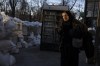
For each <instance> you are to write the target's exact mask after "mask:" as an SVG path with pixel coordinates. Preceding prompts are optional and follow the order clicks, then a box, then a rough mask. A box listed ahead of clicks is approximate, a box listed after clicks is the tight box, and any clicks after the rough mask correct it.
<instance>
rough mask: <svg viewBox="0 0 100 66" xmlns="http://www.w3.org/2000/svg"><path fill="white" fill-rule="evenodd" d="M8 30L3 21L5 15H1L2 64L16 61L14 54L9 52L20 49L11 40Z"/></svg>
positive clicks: (0, 51) (0, 54)
mask: <svg viewBox="0 0 100 66" xmlns="http://www.w3.org/2000/svg"><path fill="white" fill-rule="evenodd" d="M7 34H8V32H7V30H6V29H5V24H4V23H3V17H2V16H1V15H0V66H11V65H13V64H14V63H15V58H14V56H12V55H10V54H9V52H14V53H17V52H19V49H17V47H16V46H15V44H13V42H12V41H11V40H9V38H10V37H9V35H10V34H9V35H7Z"/></svg>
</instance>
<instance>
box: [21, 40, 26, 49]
mask: <svg viewBox="0 0 100 66" xmlns="http://www.w3.org/2000/svg"><path fill="white" fill-rule="evenodd" d="M20 41H21V44H22V46H23V47H25V48H28V43H27V42H26V41H24V39H20Z"/></svg>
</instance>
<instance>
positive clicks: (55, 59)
mask: <svg viewBox="0 0 100 66" xmlns="http://www.w3.org/2000/svg"><path fill="white" fill-rule="evenodd" d="M14 56H15V57H16V65H15V66H60V53H59V52H51V51H40V50H39V47H32V48H28V49H21V51H20V53H19V54H15V55H14ZM79 66H94V65H88V64H86V63H85V54H84V52H83V51H82V52H81V53H80V60H79Z"/></svg>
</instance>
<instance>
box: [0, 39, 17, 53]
mask: <svg viewBox="0 0 100 66" xmlns="http://www.w3.org/2000/svg"><path fill="white" fill-rule="evenodd" d="M13 47H16V46H15V45H14V44H13V42H12V41H11V40H0V51H2V52H9V51H12V48H13Z"/></svg>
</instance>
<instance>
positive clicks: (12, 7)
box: [9, 0, 18, 17]
mask: <svg viewBox="0 0 100 66" xmlns="http://www.w3.org/2000/svg"><path fill="white" fill-rule="evenodd" d="M17 2H18V0H9V4H10V6H11V10H12V14H11V16H12V17H15V7H16V5H17Z"/></svg>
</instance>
